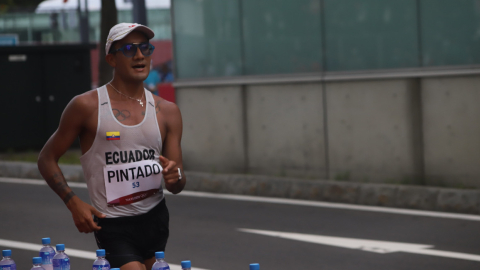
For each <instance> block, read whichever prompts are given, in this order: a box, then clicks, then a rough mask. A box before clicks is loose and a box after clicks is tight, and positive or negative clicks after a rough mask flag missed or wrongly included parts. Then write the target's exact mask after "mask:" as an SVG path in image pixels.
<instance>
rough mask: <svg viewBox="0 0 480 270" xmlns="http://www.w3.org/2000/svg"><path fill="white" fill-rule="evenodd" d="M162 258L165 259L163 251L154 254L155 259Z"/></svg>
mask: <svg viewBox="0 0 480 270" xmlns="http://www.w3.org/2000/svg"><path fill="white" fill-rule="evenodd" d="M164 258H165V253H163V251H157V252H155V259H164Z"/></svg>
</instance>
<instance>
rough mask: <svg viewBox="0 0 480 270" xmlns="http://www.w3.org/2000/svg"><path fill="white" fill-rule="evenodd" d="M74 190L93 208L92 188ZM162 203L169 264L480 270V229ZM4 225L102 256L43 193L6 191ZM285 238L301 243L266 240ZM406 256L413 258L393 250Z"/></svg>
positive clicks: (186, 200) (418, 219)
mask: <svg viewBox="0 0 480 270" xmlns="http://www.w3.org/2000/svg"><path fill="white" fill-rule="evenodd" d="M73 189H74V191H75V193H76V194H77V195H78V196H80V197H81V198H82V199H83V200H86V201H89V199H88V192H87V190H86V189H84V188H73ZM166 202H167V205H168V208H169V210H170V239H169V243H168V244H167V250H166V260H167V262H169V263H174V264H180V261H182V260H187V259H188V260H191V261H192V265H193V266H196V267H200V268H203V269H213V270H220V269H228V270H237V269H238V270H241V269H248V265H249V264H250V263H253V262H257V263H260V267H261V268H260V269H262V270H266V269H270V270H271V269H282V270H283V269H335V270H347V269H368V270H371V269H408V270H413V269H422V270H425V269H435V270H437V269H438V270H440V269H449V270H451V269H479V268H480V256H478V255H480V230H479V225H480V221H479V220H466V219H457V218H440V217H428V216H421V215H409V214H396V213H381V212H372V211H358V210H353V209H332V208H325V207H315V206H302V205H291V204H283V203H280V204H278V203H267V202H258V201H238V200H227V199H221V198H202V197H195V196H174V195H167V196H166ZM0 224H1V226H0V240H13V241H19V242H26V243H35V244H41V238H42V237H50V238H51V239H52V243H53V244H57V243H64V244H65V246H66V252H67V254H68V249H69V248H70V249H79V250H85V251H90V252H94V251H95V250H96V249H97V247H96V244H95V240H94V237H93V235H92V234H81V233H78V231H77V230H76V228H75V226H74V224H73V221H72V219H71V216H70V213H69V211H68V209H67V208H66V207H65V206H64V205H63V203H62V201H61V200H60V199H59V198H58V197H57V196H56V195H55V194H54V193H53V191H51V190H50V189H49V188H48V187H47V186H42V185H30V184H12V183H2V182H0ZM239 229H251V230H261V231H256V232H257V233H252V231H250V232H246V231H240V230H239ZM272 231H273V232H277V233H271V232H272ZM279 232H281V233H296V234H284V235H282V236H283V237H284V238H282V237H274V236H270V235H268V234H269V233H270V234H276V235H279ZM259 233H263V234H259ZM298 234H304V235H298ZM305 234H306V235H305ZM322 236H324V237H322ZM338 237H341V238H343V239H338ZM287 238H289V239H287ZM358 239H364V240H358ZM365 239H366V240H374V241H386V242H388V243H385V242H367V241H365ZM392 242H395V243H392ZM398 242H402V243H408V244H410V245H408V244H407V245H406V246H405V245H404V246H402V245H399V244H398ZM0 243H1V241H0ZM396 243H397V244H396ZM411 244H418V245H422V246H412V245H411ZM423 245H426V246H428V247H424V246H423ZM0 248H1V249H5V248H10V247H9V246H5V245H1V244H0ZM402 248H404V249H405V250H407V251H406V252H405V251H396V249H402ZM425 250H427V251H426V252H425ZM431 251H433V253H434V254H433V255H431V254H430V255H428V254H422V253H429V252H431ZM439 251H444V252H439ZM12 253H13V258H14V260H15V261H16V263H17V269H19V270H21V269H30V268H31V258H32V257H34V256H37V254H38V253H37V252H34V251H31V250H25V249H22V248H12ZM458 254H467V255H465V256H464V257H465V258H460V259H459V258H455V257H458V256H460V257H462V256H463V255H458ZM468 254H470V255H468ZM452 257H453V258H452ZM92 262H93V260H89V259H82V258H77V257H71V266H72V269H73V270H75V269H91V268H90V267H91V265H92Z"/></svg>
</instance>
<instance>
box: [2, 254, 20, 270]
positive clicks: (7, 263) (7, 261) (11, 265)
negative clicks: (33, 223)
mask: <svg viewBox="0 0 480 270" xmlns="http://www.w3.org/2000/svg"><path fill="white" fill-rule="evenodd" d="M2 256H3V258H2V260H1V261H0V270H17V265H16V264H15V262H14V261H13V260H12V258H11V256H12V251H11V250H10V249H5V250H2Z"/></svg>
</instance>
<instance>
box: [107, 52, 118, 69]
mask: <svg viewBox="0 0 480 270" xmlns="http://www.w3.org/2000/svg"><path fill="white" fill-rule="evenodd" d="M115 60H116V59H115V55H113V54H111V53H109V54H107V55H105V61H107V63H108V64H109V65H110V66H111V67H113V68H115V66H116V65H117V61H115Z"/></svg>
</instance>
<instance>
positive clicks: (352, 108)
mask: <svg viewBox="0 0 480 270" xmlns="http://www.w3.org/2000/svg"><path fill="white" fill-rule="evenodd" d="M393 77H395V76H393ZM393 77H392V78H371V79H360V78H359V79H357V80H352V79H349V80H335V79H332V80H322V81H317V82H288V83H280V82H278V83H275V82H271V83H254V82H253V83H250V82H248V81H245V83H244V84H242V83H238V82H237V85H234V86H208V85H206V86H202V87H193V88H192V87H189V86H183V87H182V85H181V84H180V85H177V90H176V92H177V101H178V102H177V103H178V105H179V107H180V109H181V111H182V115H183V119H184V136H183V143H182V146H183V153H184V160H185V167H186V168H187V169H189V170H196V171H204V172H227V173H254V174H264V175H275V176H295V177H304V178H307V179H330V180H341V181H354V182H383V183H407V184H431V185H444V186H457V187H460V186H461V187H480V121H478V119H479V118H480V117H479V116H480V106H478V104H480V87H479V86H478V85H480V75H471V76H442V77H432V76H425V77H423V78H418V77H415V76H410V77H409V76H406V77H405V78H393Z"/></svg>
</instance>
